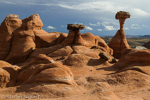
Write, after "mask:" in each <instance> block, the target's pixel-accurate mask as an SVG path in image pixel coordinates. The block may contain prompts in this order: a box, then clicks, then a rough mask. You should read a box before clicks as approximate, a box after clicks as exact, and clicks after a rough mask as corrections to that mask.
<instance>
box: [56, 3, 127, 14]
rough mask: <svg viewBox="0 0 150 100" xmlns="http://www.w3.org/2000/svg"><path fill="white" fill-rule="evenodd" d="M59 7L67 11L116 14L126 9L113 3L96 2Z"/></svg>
mask: <svg viewBox="0 0 150 100" xmlns="http://www.w3.org/2000/svg"><path fill="white" fill-rule="evenodd" d="M57 5H58V6H60V7H63V8H67V9H74V10H92V9H94V10H99V11H110V12H116V11H119V10H122V9H124V8H126V7H123V6H117V5H115V4H114V2H111V1H97V2H84V3H80V4H73V5H71V4H67V3H63V4H57Z"/></svg>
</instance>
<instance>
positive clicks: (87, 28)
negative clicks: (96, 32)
mask: <svg viewBox="0 0 150 100" xmlns="http://www.w3.org/2000/svg"><path fill="white" fill-rule="evenodd" d="M85 29H86V30H89V31H92V30H93V28H92V27H89V26H85Z"/></svg>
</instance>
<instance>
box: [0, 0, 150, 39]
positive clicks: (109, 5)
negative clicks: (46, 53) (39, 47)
mask: <svg viewBox="0 0 150 100" xmlns="http://www.w3.org/2000/svg"><path fill="white" fill-rule="evenodd" d="M149 4H150V1H149V0H0V13H1V16H0V23H1V22H2V21H3V20H4V19H5V17H6V16H7V15H9V14H16V15H19V18H20V19H24V18H26V17H29V16H31V15H32V14H35V13H37V14H39V15H40V17H41V19H42V22H43V24H44V26H43V29H44V30H45V31H47V32H51V31H52V32H55V31H57V32H64V33H68V30H66V29H67V24H68V23H70V24H74V23H77V24H84V25H85V26H86V27H85V29H84V30H82V31H81V33H86V32H91V33H93V34H94V35H98V36H110V35H111V36H113V35H115V34H116V32H117V30H118V28H119V21H118V20H116V19H115V14H116V13H117V12H118V11H127V12H129V13H130V14H131V18H129V19H126V22H125V26H124V28H125V34H126V35H150V22H149V20H150V6H149Z"/></svg>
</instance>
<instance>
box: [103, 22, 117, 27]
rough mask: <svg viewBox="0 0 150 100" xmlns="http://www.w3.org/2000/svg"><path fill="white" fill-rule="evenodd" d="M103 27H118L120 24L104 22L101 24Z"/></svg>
mask: <svg viewBox="0 0 150 100" xmlns="http://www.w3.org/2000/svg"><path fill="white" fill-rule="evenodd" d="M101 24H102V25H103V26H109V25H110V26H118V25H119V23H115V22H102V23H101Z"/></svg>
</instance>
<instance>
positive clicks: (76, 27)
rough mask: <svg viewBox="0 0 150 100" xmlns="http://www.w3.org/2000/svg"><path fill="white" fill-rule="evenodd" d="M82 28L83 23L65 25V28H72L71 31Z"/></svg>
mask: <svg viewBox="0 0 150 100" xmlns="http://www.w3.org/2000/svg"><path fill="white" fill-rule="evenodd" d="M84 28H85V26H84V25H83V24H68V25H67V30H72V31H76V30H82V29H84Z"/></svg>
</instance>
